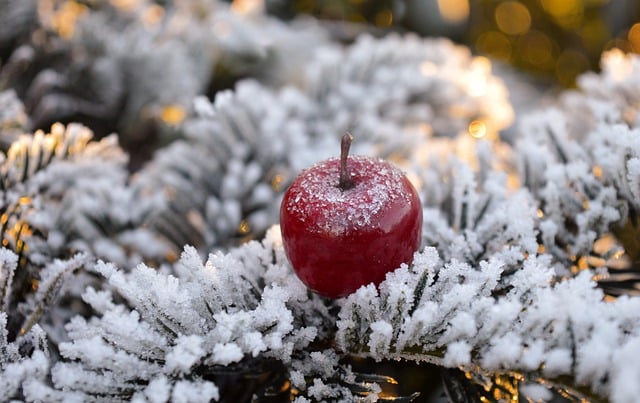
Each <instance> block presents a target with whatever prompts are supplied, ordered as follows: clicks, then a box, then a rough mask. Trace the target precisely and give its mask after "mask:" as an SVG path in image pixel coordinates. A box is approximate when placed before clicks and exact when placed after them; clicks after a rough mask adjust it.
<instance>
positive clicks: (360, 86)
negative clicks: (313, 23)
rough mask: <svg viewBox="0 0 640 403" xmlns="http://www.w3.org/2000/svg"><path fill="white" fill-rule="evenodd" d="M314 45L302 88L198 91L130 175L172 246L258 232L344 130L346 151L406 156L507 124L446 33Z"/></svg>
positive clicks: (492, 86) (222, 241)
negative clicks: (173, 136) (176, 126)
mask: <svg viewBox="0 0 640 403" xmlns="http://www.w3.org/2000/svg"><path fill="white" fill-rule="evenodd" d="M317 53H318V56H317V57H316V58H314V59H312V60H311V61H310V62H308V64H307V65H306V66H305V76H304V81H303V82H302V84H300V86H289V87H282V88H280V89H272V88H268V87H265V86H263V85H260V84H258V83H257V82H255V81H243V82H240V83H239V84H238V85H237V86H236V89H235V91H234V92H221V93H218V94H217V96H216V98H215V100H214V102H213V103H211V102H209V101H208V100H206V99H204V98H197V99H196V101H195V104H194V114H193V115H191V116H190V117H189V118H188V119H187V120H186V121H185V122H184V123H183V125H182V128H181V130H182V132H183V134H184V137H185V139H184V140H180V141H176V142H175V143H173V144H171V145H170V146H168V147H166V148H164V149H163V150H161V151H160V152H158V153H157V155H156V156H155V158H154V159H153V160H152V161H151V162H150V163H149V164H148V165H147V166H145V167H144V168H143V169H142V170H141V171H140V172H139V174H138V175H137V176H136V177H135V178H134V183H133V185H134V188H136V189H137V192H138V193H139V194H140V195H148V194H155V195H156V196H157V198H158V200H157V204H153V205H150V206H149V207H150V212H149V214H148V215H147V217H146V219H145V223H147V224H148V225H150V226H151V227H153V228H155V229H156V230H157V231H158V232H159V233H161V234H163V235H164V236H165V237H166V239H167V241H168V243H169V244H173V247H172V250H173V253H174V254H175V253H177V252H178V251H179V250H180V248H181V247H182V245H183V244H186V243H188V244H192V245H196V246H198V247H201V246H203V247H204V248H205V249H206V248H211V247H214V246H216V247H217V246H224V245H228V244H232V243H234V242H236V241H237V240H239V239H242V238H243V237H244V236H245V235H246V234H247V233H252V234H254V235H255V234H257V235H260V234H262V233H264V231H265V230H266V228H267V227H268V226H269V225H270V224H271V223H273V222H276V221H277V218H278V217H277V211H278V204H277V202H276V203H274V200H278V198H279V197H280V195H281V193H282V191H283V189H284V188H285V187H286V186H287V184H288V183H289V182H290V181H291V180H292V179H293V177H294V175H295V174H296V173H297V172H298V171H299V170H300V169H302V168H305V167H307V166H309V165H311V164H312V163H314V162H317V161H319V160H321V159H323V158H325V157H329V156H333V155H336V153H337V144H338V143H339V140H338V139H339V136H341V135H342V134H344V132H345V131H348V130H350V131H353V133H354V134H355V135H356V138H357V141H356V142H355V143H354V153H362V154H367V155H378V156H389V155H394V156H395V157H396V158H403V159H408V158H412V157H413V154H414V152H415V149H416V148H418V146H419V145H422V144H424V143H425V140H426V139H427V138H429V137H430V136H431V134H435V135H437V136H454V135H457V134H458V132H465V133H466V130H467V126H468V125H469V123H470V121H471V120H474V119H475V120H478V121H479V122H480V121H482V122H484V123H483V124H485V125H486V127H485V128H486V130H487V131H488V132H491V131H493V132H494V133H495V132H496V131H497V130H499V129H502V128H504V127H505V126H507V125H508V124H509V123H510V122H511V113H512V112H511V109H510V106H509V104H508V102H507V100H506V92H505V88H504V87H503V86H502V84H501V82H500V81H499V80H498V79H497V78H495V77H494V76H492V75H491V74H490V67H489V65H488V62H487V61H486V60H485V59H482V58H472V57H471V56H470V54H469V52H468V51H467V50H466V49H464V48H461V47H456V46H454V45H453V44H452V43H451V42H449V41H446V40H438V41H436V40H424V39H418V38H416V37H412V36H407V37H389V38H385V39H373V38H370V37H364V38H362V39H361V40H359V41H358V42H357V43H356V44H355V45H352V46H351V47H347V48H344V49H341V48H336V47H335V45H332V46H326V47H322V48H320V50H318V52H317ZM444 54H447V55H449V57H444V56H443V55H444ZM370 55H375V57H374V58H371V57H370ZM444 60H447V62H444ZM398 69H400V70H402V71H403V72H404V73H403V75H401V77H403V79H402V81H399V82H398V81H397V80H396V81H394V80H392V79H391V78H393V74H392V71H396V70H398ZM405 70H406V71H405ZM321 77H324V79H321ZM418 84H419V85H418ZM392 86H393V89H392V88H391V87H392ZM348 88H351V89H352V90H353V91H351V92H349V91H347V89H348ZM486 95H489V96H486ZM460 108H462V109H460ZM392 109H393V110H395V111H396V112H393V113H392ZM402 111H407V113H403V112H402ZM410 111H413V112H410ZM434 116H440V117H442V122H441V123H438V120H437V119H436V120H434V119H432V118H433V117H434ZM420 122H422V123H420ZM426 122H433V123H432V124H433V125H434V127H430V126H429V124H427V123H426ZM444 122H448V124H449V125H450V126H447V127H445V126H444V125H445V123H444ZM292 150H295V151H292ZM194 162H195V163H194ZM159 190H162V191H161V192H159Z"/></svg>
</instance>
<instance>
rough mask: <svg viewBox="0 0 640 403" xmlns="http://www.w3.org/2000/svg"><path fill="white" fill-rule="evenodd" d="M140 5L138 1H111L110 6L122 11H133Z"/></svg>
mask: <svg viewBox="0 0 640 403" xmlns="http://www.w3.org/2000/svg"><path fill="white" fill-rule="evenodd" d="M139 3H140V0H111V4H112V5H113V6H114V7H116V8H119V9H120V10H122V11H133V10H135V8H136V7H137V6H138V4H139Z"/></svg>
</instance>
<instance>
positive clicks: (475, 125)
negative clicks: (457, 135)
mask: <svg viewBox="0 0 640 403" xmlns="http://www.w3.org/2000/svg"><path fill="white" fill-rule="evenodd" d="M467 131H468V132H469V134H470V135H471V137H473V138H476V139H481V138H483V137H485V136H486V135H487V124H486V123H485V122H483V121H482V120H474V121H472V122H471V123H469V127H468V128H467Z"/></svg>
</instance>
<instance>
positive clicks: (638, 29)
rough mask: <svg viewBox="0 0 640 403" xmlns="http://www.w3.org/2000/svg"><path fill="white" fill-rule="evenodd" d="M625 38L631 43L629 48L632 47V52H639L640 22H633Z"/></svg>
mask: <svg viewBox="0 0 640 403" xmlns="http://www.w3.org/2000/svg"><path fill="white" fill-rule="evenodd" d="M627 38H628V39H629V43H630V44H631V49H633V51H634V52H637V53H640V22H638V23H635V24H634V25H633V26H632V27H631V29H629V34H628V35H627Z"/></svg>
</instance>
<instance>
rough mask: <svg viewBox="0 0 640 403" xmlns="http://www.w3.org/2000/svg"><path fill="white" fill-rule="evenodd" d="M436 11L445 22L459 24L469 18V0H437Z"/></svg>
mask: <svg viewBox="0 0 640 403" xmlns="http://www.w3.org/2000/svg"><path fill="white" fill-rule="evenodd" d="M438 11H440V16H441V17H442V19H443V20H445V21H446V22H449V23H452V24H461V23H463V22H465V21H467V20H468V19H469V12H470V6H469V0H438Z"/></svg>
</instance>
